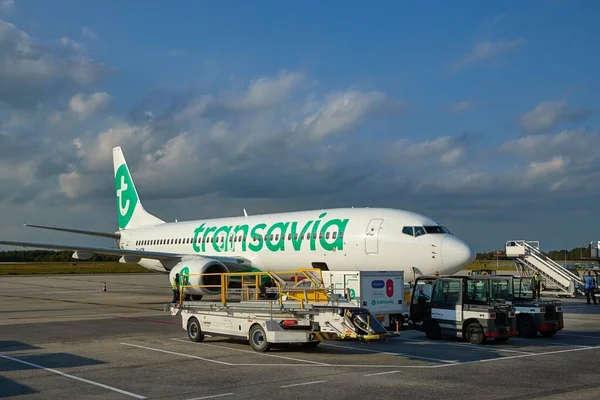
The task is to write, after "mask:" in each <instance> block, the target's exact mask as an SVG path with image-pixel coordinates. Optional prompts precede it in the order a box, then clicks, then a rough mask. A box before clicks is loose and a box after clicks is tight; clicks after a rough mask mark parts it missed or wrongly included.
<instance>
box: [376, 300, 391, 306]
mask: <svg viewBox="0 0 600 400" xmlns="http://www.w3.org/2000/svg"><path fill="white" fill-rule="evenodd" d="M377 304H394V300H371V305H372V306H376V305H377Z"/></svg>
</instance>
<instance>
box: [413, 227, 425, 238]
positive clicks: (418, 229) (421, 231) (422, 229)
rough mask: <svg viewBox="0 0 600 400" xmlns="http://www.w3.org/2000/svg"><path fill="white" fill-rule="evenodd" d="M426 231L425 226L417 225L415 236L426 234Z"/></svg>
mask: <svg viewBox="0 0 600 400" xmlns="http://www.w3.org/2000/svg"><path fill="white" fill-rule="evenodd" d="M425 233H426V232H425V228H423V227H422V226H415V237H417V236H421V235H424V234H425Z"/></svg>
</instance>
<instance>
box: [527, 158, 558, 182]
mask: <svg viewBox="0 0 600 400" xmlns="http://www.w3.org/2000/svg"><path fill="white" fill-rule="evenodd" d="M567 163H568V159H566V158H565V157H561V156H556V157H553V158H552V160H550V161H546V162H537V161H533V162H531V163H529V166H528V168H527V172H526V173H527V175H528V176H530V177H533V178H536V177H539V176H544V175H548V174H553V173H558V172H563V171H564V169H565V167H566V165H567Z"/></svg>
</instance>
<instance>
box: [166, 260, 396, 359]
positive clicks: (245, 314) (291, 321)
mask: <svg viewBox="0 0 600 400" xmlns="http://www.w3.org/2000/svg"><path fill="white" fill-rule="evenodd" d="M201 275H212V276H213V277H212V279H209V280H206V279H202V278H201ZM215 275H220V280H221V284H220V299H219V301H207V300H204V301H186V300H184V299H185V291H186V289H189V288H195V289H197V288H200V287H202V286H203V285H193V286H192V285H184V286H182V288H181V291H180V295H181V298H180V300H179V302H178V303H175V304H171V303H169V304H166V305H165V311H167V310H169V311H170V313H171V315H181V318H182V319H181V322H182V327H183V329H184V330H186V331H187V333H188V337H189V339H190V340H191V341H194V342H201V341H203V340H204V338H205V334H213V335H219V336H226V337H231V338H239V339H245V340H248V341H249V343H250V346H251V347H252V348H253V349H254V350H255V351H259V352H263V351H267V350H269V348H270V347H271V344H274V343H286V344H287V343H301V344H302V345H304V346H305V347H308V348H311V347H316V346H317V345H319V343H320V342H321V341H322V340H358V341H363V342H365V341H372V340H378V339H384V338H386V337H389V336H395V335H397V333H396V334H394V333H392V332H388V331H387V330H386V329H385V328H384V327H383V325H381V323H380V322H379V321H378V320H377V318H375V317H374V316H373V315H372V314H371V313H370V312H369V311H368V310H367V309H365V308H362V307H359V306H357V305H355V304H353V303H350V302H348V301H345V300H343V299H340V298H339V297H338V296H331V295H329V294H328V293H327V291H326V287H325V285H324V284H323V276H322V273H321V270H320V269H299V270H296V271H283V272H242V273H221V274H217V273H213V274H184V275H182V279H183V282H203V281H214V276H215ZM299 276H300V277H301V278H302V279H308V280H310V281H311V282H312V285H310V287H304V288H295V287H294V281H295V280H297V279H298V277H299ZM198 278H200V279H198ZM234 282H235V283H236V284H234V285H231V286H235V287H234V288H231V287H230V284H231V283H234ZM205 286H208V285H205ZM210 286H211V288H212V289H214V288H215V286H218V285H210Z"/></svg>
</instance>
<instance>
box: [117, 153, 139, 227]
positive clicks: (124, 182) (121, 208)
mask: <svg viewBox="0 0 600 400" xmlns="http://www.w3.org/2000/svg"><path fill="white" fill-rule="evenodd" d="M115 187H116V189H117V211H118V216H119V228H120V229H123V228H125V227H126V226H127V224H128V223H129V220H130V219H131V216H132V215H133V210H135V206H137V202H138V198H137V195H136V194H135V189H134V188H133V182H131V177H130V176H129V172H128V171H127V166H126V165H125V164H123V165H121V166H120V167H119V169H117V173H116V175H115Z"/></svg>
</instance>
